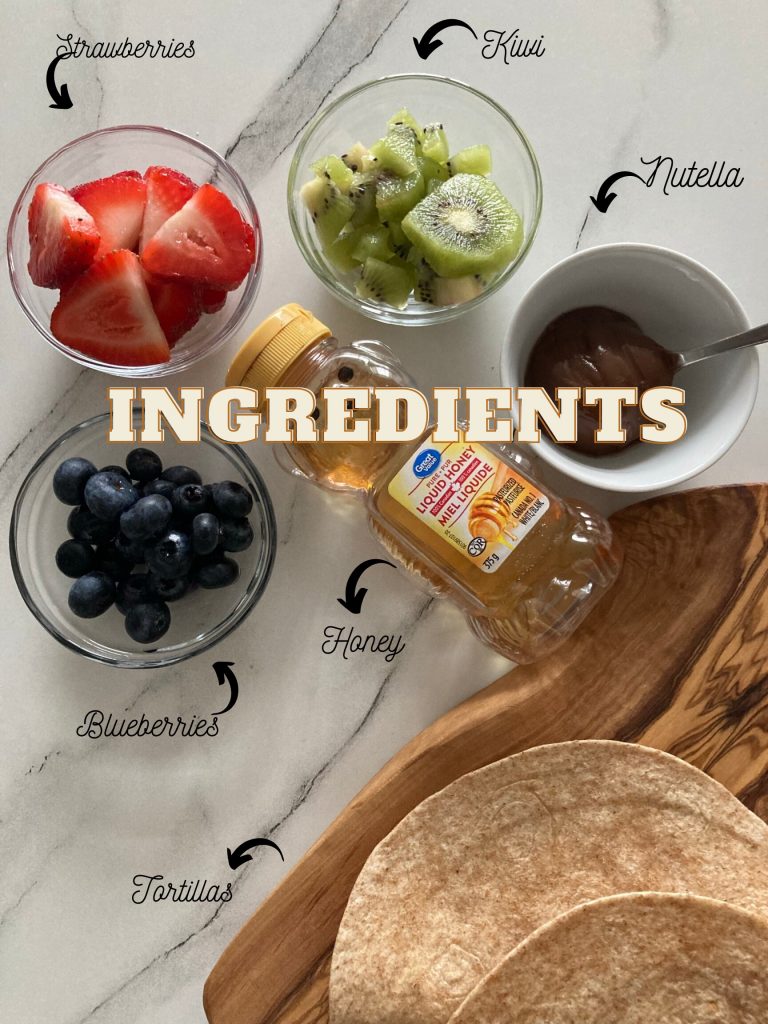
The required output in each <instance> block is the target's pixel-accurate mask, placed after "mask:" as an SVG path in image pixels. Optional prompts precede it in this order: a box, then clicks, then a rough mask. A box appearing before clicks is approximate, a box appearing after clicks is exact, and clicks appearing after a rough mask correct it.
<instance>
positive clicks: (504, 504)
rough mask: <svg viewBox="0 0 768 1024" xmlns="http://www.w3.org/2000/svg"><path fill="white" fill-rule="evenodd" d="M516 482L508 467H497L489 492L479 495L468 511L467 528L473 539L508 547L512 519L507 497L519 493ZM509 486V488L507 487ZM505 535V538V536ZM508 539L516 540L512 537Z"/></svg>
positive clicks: (502, 465)
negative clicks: (508, 528)
mask: <svg viewBox="0 0 768 1024" xmlns="http://www.w3.org/2000/svg"><path fill="white" fill-rule="evenodd" d="M515 483H517V480H516V478H515V476H514V474H513V473H512V472H511V470H510V469H509V467H508V466H505V465H504V464H503V463H502V464H501V465H500V466H499V468H498V470H497V472H496V476H495V477H494V480H493V484H492V485H491V488H490V490H487V491H483V492H482V494H479V495H478V496H477V497H476V498H475V500H474V501H473V502H472V505H471V506H470V509H469V516H468V528H469V532H470V534H471V535H472V536H473V537H482V539H483V540H485V541H487V542H488V543H489V544H491V543H494V542H495V543H498V544H504V545H505V546H509V540H508V539H507V537H509V535H508V534H507V527H508V526H509V521H510V519H511V517H512V509H511V506H510V503H509V498H508V497H507V495H511V494H512V493H515V497H516V496H517V493H519V488H516V487H515ZM508 484H511V486H507V485H508ZM505 535H506V536H505ZM509 539H511V540H517V538H516V537H514V536H512V537H510V538H509Z"/></svg>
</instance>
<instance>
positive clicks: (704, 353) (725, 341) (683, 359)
mask: <svg viewBox="0 0 768 1024" xmlns="http://www.w3.org/2000/svg"><path fill="white" fill-rule="evenodd" d="M766 341H768V324H760V326H759V327H752V328H750V330H748V331H742V333H741V334H733V335H731V337H730V338H722V339H721V340H720V341H713V342H712V343H711V344H709V345H703V346H702V347H701V348H692V349H690V350H689V351H688V352H679V353H677V365H676V367H675V373H678V372H679V371H680V370H684V369H685V368H686V367H687V366H693V364H694V363H700V362H701V361H702V359H709V358H710V356H719V355H722V353H723V352H733V351H735V349H737V348H748V347H749V346H750V345H762V344H763V343H764V342H766Z"/></svg>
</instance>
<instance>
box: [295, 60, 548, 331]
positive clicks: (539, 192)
mask: <svg viewBox="0 0 768 1024" xmlns="http://www.w3.org/2000/svg"><path fill="white" fill-rule="evenodd" d="M414 80H421V81H425V80H426V81H432V82H438V83H441V84H442V85H446V86H450V87H452V88H457V89H461V90H463V91H465V92H468V93H471V94H472V95H473V96H474V97H475V98H476V99H478V100H480V101H481V102H483V103H486V104H487V105H488V106H490V107H492V108H493V109H494V110H495V111H496V112H497V113H498V114H500V115H501V117H502V118H503V119H504V120H505V121H506V122H507V124H508V125H509V126H510V127H511V128H512V130H513V132H514V133H515V135H516V136H517V138H518V140H519V141H520V142H521V144H522V147H523V151H524V152H525V154H526V157H527V160H528V164H529V166H530V168H531V171H532V174H533V182H534V192H535V199H534V211H533V215H532V217H531V230H530V232H529V234H528V237H527V238H525V239H524V240H523V244H522V245H521V247H520V250H519V251H518V253H517V255H516V256H515V259H514V260H513V261H512V262H511V263H510V264H509V266H508V267H507V268H506V269H505V271H504V273H503V274H501V275H499V277H497V278H496V280H495V281H493V282H492V284H491V285H490V287H488V288H486V290H485V291H484V292H482V293H481V294H480V295H477V296H476V297H475V298H473V299H469V300H468V301H467V302H461V303H459V304H458V305H456V306H435V307H434V309H433V310H429V311H427V312H425V313H424V315H423V316H422V315H417V314H414V313H409V312H408V309H407V308H406V309H404V310H400V309H395V308H394V307H392V308H389V307H384V306H379V305H376V304H375V303H373V302H368V301H367V300H365V299H361V298H359V297H358V296H357V295H355V294H353V293H352V292H350V291H349V290H348V288H347V287H346V286H343V285H342V283H341V282H340V281H339V278H338V277H337V276H335V275H333V274H331V273H330V272H329V271H327V269H326V267H325V266H324V264H322V263H321V262H320V261H319V260H318V259H317V258H316V256H315V253H314V251H313V250H312V248H311V247H310V246H309V245H308V244H307V242H306V240H305V237H304V232H303V230H302V226H301V223H300V220H299V214H298V212H297V202H296V201H295V194H294V193H295V187H296V179H297V177H298V171H299V164H300V163H301V160H302V158H303V156H304V153H305V151H306V149H307V146H308V145H309V143H310V141H311V139H312V137H313V135H314V133H315V132H316V131H317V129H318V128H319V127H320V125H322V124H323V123H324V122H325V121H326V120H327V119H328V118H329V117H330V116H331V115H332V114H334V113H335V112H336V111H337V110H338V109H339V108H340V107H342V106H343V105H344V104H345V103H346V102H347V101H348V100H350V99H352V98H353V97H354V96H357V95H358V94H359V93H362V92H365V91H366V90H367V89H373V88H375V87H377V86H380V85H383V84H386V83H389V82H403V81H414ZM286 194H287V199H288V219H289V221H290V225H291V231H292V232H293V237H294V239H295V241H296V244H297V245H298V247H299V250H300V252H301V254H302V256H303V257H304V260H305V262H306V263H307V265H308V266H309V267H310V269H311V270H312V272H313V273H314V274H315V276H316V277H317V278H318V279H319V280H320V281H321V283H322V284H323V285H324V286H325V287H326V288H327V289H328V290H329V291H330V292H331V293H332V294H333V295H334V296H335V297H336V298H337V299H339V300H340V301H341V302H343V303H344V304H345V305H346V306H347V307H349V308H350V309H354V310H356V311H357V312H359V313H362V314H363V315H364V316H367V317H369V318H370V319H372V320H377V321H379V322H380V323H387V324H393V325H396V326H399V327H422V326H424V327H428V326H435V325H436V324H441V323H446V322H448V321H450V320H455V319H456V318H457V317H459V316H462V315H463V314H464V313H466V312H469V310H472V309H475V308H476V307H477V306H479V305H480V304H481V303H483V302H485V300H486V299H488V298H490V296H491V295H494V294H495V293H496V292H497V291H498V290H499V289H500V288H502V287H503V286H504V285H505V284H506V283H507V282H508V281H509V280H510V278H511V277H512V276H513V275H514V274H515V273H516V271H517V270H518V268H519V267H520V266H521V265H522V264H523V262H524V260H525V258H526V257H527V255H528V253H529V252H530V250H531V247H532V245H533V242H534V240H535V238H536V235H537V233H538V230H539V224H540V222H541V211H542V205H543V183H542V177H541V169H540V167H539V162H538V159H537V158H536V152H535V150H534V148H533V146H532V144H531V142H530V140H529V138H528V136H527V135H526V133H525V132H524V131H523V129H522V128H521V127H520V125H519V124H518V122H517V121H516V120H515V119H514V118H513V117H512V115H511V114H510V113H509V111H508V110H506V108H504V107H503V106H502V105H501V104H500V103H497V102H496V100H494V99H493V98H492V97H491V96H489V95H488V94H487V93H484V92H482V91H481V90H480V89H477V88H475V86H473V85H470V84H469V83H468V82H464V81H462V80H461V79H458V78H448V77H447V76H445V75H430V74H426V73H422V72H406V73H401V74H395V75H383V76H382V77H381V78H374V79H370V80H369V81H366V82H362V83H361V84H360V85H357V86H355V87H354V88H353V89H348V90H347V91H346V92H344V93H342V94H341V96H337V97H336V99H334V100H332V101H331V102H330V103H329V104H327V105H325V106H322V107H321V108H320V110H318V112H317V113H316V114H315V115H314V117H313V118H312V119H311V120H310V121H309V122H308V124H307V125H306V126H305V128H304V129H303V130H302V133H301V136H300V138H299V142H298V145H297V146H296V149H295V151H294V154H293V158H292V160H291V166H290V169H289V172H288V182H287V190H286Z"/></svg>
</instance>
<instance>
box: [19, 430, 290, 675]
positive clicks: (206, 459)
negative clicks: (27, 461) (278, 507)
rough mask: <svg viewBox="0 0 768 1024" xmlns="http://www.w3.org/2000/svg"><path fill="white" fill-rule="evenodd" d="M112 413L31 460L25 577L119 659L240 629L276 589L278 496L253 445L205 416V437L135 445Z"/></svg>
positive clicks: (108, 656) (65, 636) (154, 657)
mask: <svg viewBox="0 0 768 1024" xmlns="http://www.w3.org/2000/svg"><path fill="white" fill-rule="evenodd" d="M108 420H109V417H108V415H102V416H97V417H94V418H93V419H90V420H86V421H85V422H83V423H80V424H78V425H77V426H76V427H73V428H72V429H71V430H68V431H67V432H66V433H65V434H63V435H62V436H61V437H60V438H58V440H56V441H54V443H53V444H52V445H51V446H50V447H49V448H48V449H47V451H45V452H44V453H43V455H41V456H40V458H39V459H38V460H37V462H36V463H35V465H34V466H33V467H32V469H31V470H30V471H29V473H28V474H27V477H26V479H25V480H24V482H23V484H22V485H21V488H20V489H19V493H18V495H17V497H16V502H15V504H14V508H13V515H12V519H11V535H10V549H11V552H10V553H11V564H12V567H13V573H14V577H15V579H16V583H17V585H18V587H19V590H20V592H21V595H22V597H23V598H24V601H25V602H26V604H27V606H28V607H29V609H30V610H31V611H32V613H33V614H34V615H35V617H36V618H37V620H38V621H39V622H40V623H41V624H42V625H43V626H44V627H45V628H46V629H47V630H48V632H49V633H50V634H51V635H52V636H54V637H55V638H56V639H57V640H58V641H59V642H60V643H62V644H64V646H65V647H68V648H69V649H70V650H73V651H77V652H78V653H79V654H82V655H84V656H85V657H87V658H92V659H94V660H96V661H100V662H103V663H105V664H108V665H114V666H117V667H119V668H158V667H161V666H164V665H172V664H175V663H176V662H179V661H182V660H184V659H185V658H189V657H192V656H193V655H195V654H199V653H201V652H202V651H206V650H208V649H209V648H210V647H212V646H213V645H214V644H216V643H218V642H219V641H220V640H221V639H222V638H223V637H225V636H227V635H228V634H229V633H230V632H231V631H232V630H233V629H234V628H235V627H236V626H237V625H238V624H239V623H240V622H242V620H243V619H244V618H245V617H246V615H248V613H249V612H250V611H251V610H252V609H253V607H254V605H255V604H256V603H257V601H258V600H259V598H260V597H261V595H262V594H263V593H264V590H265V588H266V586H267V582H268V580H269V576H270V573H271V570H272V564H273V561H274V556H275V548H276V528H275V518H274V513H273V510H272V503H271V501H270V498H269V494H268V492H267V489H266V486H265V484H264V481H263V480H262V478H261V476H260V475H259V473H258V470H257V469H256V467H255V466H254V465H253V463H252V462H251V460H250V459H249V458H248V457H247V456H246V455H245V454H244V453H243V451H242V449H241V448H240V447H239V446H237V445H227V444H224V443H222V442H221V441H219V440H218V439H217V438H216V437H214V436H213V434H211V433H210V431H208V429H207V428H206V426H205V424H202V425H201V436H200V444H198V445H195V446H194V448H192V447H191V446H190V445H181V444H179V442H177V441H176V440H174V439H173V438H171V437H170V436H169V435H166V440H165V441H163V442H162V443H161V444H157V445H148V446H146V447H140V448H129V447H128V446H122V445H120V446H118V445H108V443H107V440H106V437H107V432H108V429H109V422H108ZM118 453H120V456H119V457H120V459H122V461H121V462H120V464H119V465H118V464H117V463H118V461H119V460H118ZM191 453H192V454H191ZM105 463H109V464H106V465H105Z"/></svg>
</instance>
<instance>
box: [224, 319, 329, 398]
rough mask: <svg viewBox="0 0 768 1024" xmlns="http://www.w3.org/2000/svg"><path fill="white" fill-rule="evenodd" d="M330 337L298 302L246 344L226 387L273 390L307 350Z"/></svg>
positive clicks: (228, 374) (259, 327)
mask: <svg viewBox="0 0 768 1024" xmlns="http://www.w3.org/2000/svg"><path fill="white" fill-rule="evenodd" d="M330 336H331V332H330V330H329V329H328V328H327V327H326V326H325V324H322V323H320V321H319V320H318V319H317V318H316V317H314V316H312V314H311V313H310V312H309V311H308V310H306V309H304V308H303V307H302V306H299V305H298V304H297V303H296V302H289V303H288V304H287V305H285V306H281V307H280V308H279V309H276V310H275V312H274V313H272V315H271V316H268V317H267V319H266V320H264V321H263V322H262V323H260V324H259V326H258V327H257V328H256V330H255V331H254V332H253V334H252V335H251V336H250V338H248V340H247V341H245V342H243V344H242V346H241V347H240V351H239V352H238V353H237V355H236V356H235V358H234V359H233V360H232V364H231V365H230V367H229V370H228V371H227V387H236V386H239V385H244V386H245V387H249V388H256V389H257V390H258V389H261V388H268V387H273V386H274V385H275V384H276V383H277V382H278V380H279V379H280V377H281V376H282V374H283V373H284V372H285V370H287V369H288V367H289V366H290V365H291V363H293V362H295V360H296V359H297V358H298V357H299V356H300V355H301V353H302V352H303V351H304V350H305V349H306V348H308V347H309V346H310V345H311V344H312V343H313V342H315V341H320V340H321V339H322V338H330Z"/></svg>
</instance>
